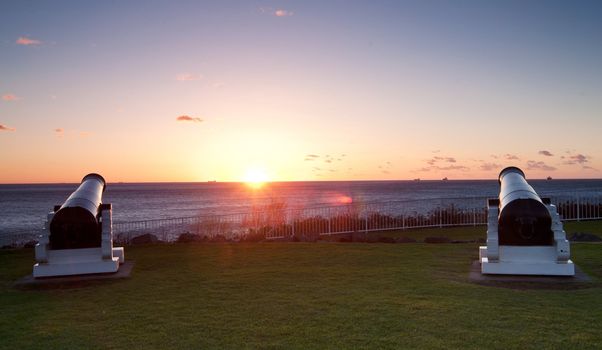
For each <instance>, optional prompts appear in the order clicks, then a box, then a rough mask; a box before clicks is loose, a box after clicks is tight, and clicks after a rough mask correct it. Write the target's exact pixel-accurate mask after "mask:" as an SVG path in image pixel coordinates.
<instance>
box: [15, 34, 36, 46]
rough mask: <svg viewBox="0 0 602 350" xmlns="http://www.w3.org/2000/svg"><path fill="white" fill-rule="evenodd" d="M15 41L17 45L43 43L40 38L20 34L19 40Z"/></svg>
mask: <svg viewBox="0 0 602 350" xmlns="http://www.w3.org/2000/svg"><path fill="white" fill-rule="evenodd" d="M15 43H16V44H17V45H25V46H29V45H40V44H42V42H41V41H40V40H37V39H31V38H28V37H26V36H20V37H19V38H18V39H17V41H15Z"/></svg>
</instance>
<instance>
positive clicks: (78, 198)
mask: <svg viewBox="0 0 602 350" xmlns="http://www.w3.org/2000/svg"><path fill="white" fill-rule="evenodd" d="M105 188H106V181H105V179H104V178H103V177H102V176H100V175H98V174H88V175H86V176H84V178H83V179H82V182H81V184H80V185H79V187H78V188H77V190H75V192H73V193H72V194H71V195H70V196H69V198H67V200H66V201H65V203H63V205H62V206H61V207H60V209H59V210H57V211H56V212H55V214H54V217H53V218H52V221H51V222H50V238H49V240H50V248H51V249H77V248H92V247H100V243H101V226H100V220H99V216H100V212H99V207H100V205H101V203H102V194H103V192H104V190H105Z"/></svg>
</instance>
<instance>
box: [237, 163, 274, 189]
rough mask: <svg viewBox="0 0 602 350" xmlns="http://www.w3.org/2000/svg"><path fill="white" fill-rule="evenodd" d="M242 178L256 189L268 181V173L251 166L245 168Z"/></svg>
mask: <svg viewBox="0 0 602 350" xmlns="http://www.w3.org/2000/svg"><path fill="white" fill-rule="evenodd" d="M243 180H244V182H245V183H246V184H247V186H249V187H251V188H253V189H257V188H261V187H263V185H264V184H265V183H266V182H268V175H267V173H266V172H265V170H264V169H262V168H259V167H253V168H249V169H247V171H246V172H245V176H244V178H243Z"/></svg>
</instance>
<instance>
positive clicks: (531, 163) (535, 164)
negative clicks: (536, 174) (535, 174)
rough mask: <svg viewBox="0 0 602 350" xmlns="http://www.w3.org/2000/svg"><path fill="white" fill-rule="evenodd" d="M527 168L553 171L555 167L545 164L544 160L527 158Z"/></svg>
mask: <svg viewBox="0 0 602 350" xmlns="http://www.w3.org/2000/svg"><path fill="white" fill-rule="evenodd" d="M527 170H545V171H555V170H556V168H555V167H553V166H551V165H547V164H546V163H544V162H536V161H534V160H529V161H527Z"/></svg>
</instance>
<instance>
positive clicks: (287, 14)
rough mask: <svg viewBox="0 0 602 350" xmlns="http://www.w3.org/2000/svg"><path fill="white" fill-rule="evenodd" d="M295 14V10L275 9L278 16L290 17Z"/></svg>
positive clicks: (275, 14)
mask: <svg viewBox="0 0 602 350" xmlns="http://www.w3.org/2000/svg"><path fill="white" fill-rule="evenodd" d="M293 14H294V13H293V11H289V10H284V9H278V10H276V11H274V16H276V17H290V16H292V15H293Z"/></svg>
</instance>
